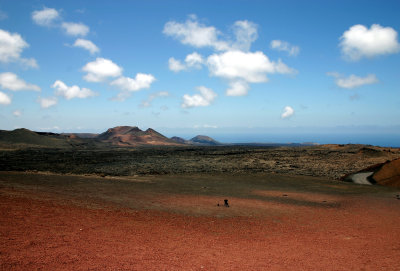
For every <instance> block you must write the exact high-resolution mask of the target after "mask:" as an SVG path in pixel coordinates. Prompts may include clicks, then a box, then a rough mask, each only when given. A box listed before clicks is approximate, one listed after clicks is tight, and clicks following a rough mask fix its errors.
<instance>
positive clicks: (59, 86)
mask: <svg viewBox="0 0 400 271" xmlns="http://www.w3.org/2000/svg"><path fill="white" fill-rule="evenodd" d="M51 87H52V88H54V89H55V90H56V95H58V96H63V97H64V98H65V99H67V100H70V99H73V98H80V99H84V98H88V97H93V96H96V95H97V93H96V92H94V91H92V90H90V89H88V88H80V87H78V86H76V85H74V86H72V87H69V86H67V85H66V84H65V83H64V82H62V81H60V80H57V81H55V82H54V84H53V85H52V86H51Z"/></svg>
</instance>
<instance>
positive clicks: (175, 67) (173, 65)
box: [168, 57, 186, 72]
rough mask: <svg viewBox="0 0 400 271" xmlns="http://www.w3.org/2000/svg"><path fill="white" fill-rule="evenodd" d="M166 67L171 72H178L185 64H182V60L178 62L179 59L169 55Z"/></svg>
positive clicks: (183, 68) (184, 67)
mask: <svg viewBox="0 0 400 271" xmlns="http://www.w3.org/2000/svg"><path fill="white" fill-rule="evenodd" d="M168 67H169V69H170V70H171V71H173V72H180V71H182V70H185V69H186V66H185V65H183V64H182V62H180V61H179V60H177V59H175V58H173V57H170V58H169V59H168Z"/></svg>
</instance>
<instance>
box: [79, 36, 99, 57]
mask: <svg viewBox="0 0 400 271" xmlns="http://www.w3.org/2000/svg"><path fill="white" fill-rule="evenodd" d="M73 46H74V47H80V48H83V49H85V50H87V51H89V52H90V53H91V54H92V55H93V54H95V53H98V52H100V49H99V47H97V46H96V44H94V43H93V42H91V41H90V40H85V39H77V40H76V41H75V43H74V44H73Z"/></svg>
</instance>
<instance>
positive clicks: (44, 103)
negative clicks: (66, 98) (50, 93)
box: [37, 97, 57, 108]
mask: <svg viewBox="0 0 400 271" xmlns="http://www.w3.org/2000/svg"><path fill="white" fill-rule="evenodd" d="M37 101H38V103H39V104H40V107H41V108H49V107H52V106H55V105H56V104H57V98H56V97H49V98H40V97H39V98H38V100H37Z"/></svg>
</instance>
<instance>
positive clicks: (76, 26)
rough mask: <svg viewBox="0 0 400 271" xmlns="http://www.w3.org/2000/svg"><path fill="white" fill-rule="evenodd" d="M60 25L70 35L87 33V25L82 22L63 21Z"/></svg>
mask: <svg viewBox="0 0 400 271" xmlns="http://www.w3.org/2000/svg"><path fill="white" fill-rule="evenodd" d="M61 27H62V28H63V29H64V30H65V32H66V33H67V34H68V35H70V36H86V35H87V34H88V33H89V27H88V26H87V25H85V24H83V23H71V22H69V23H68V22H63V23H62V24H61Z"/></svg>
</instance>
